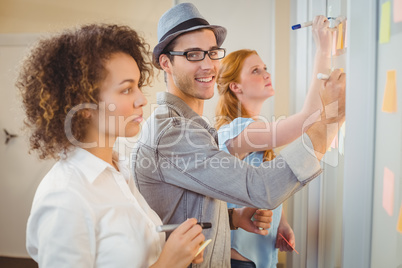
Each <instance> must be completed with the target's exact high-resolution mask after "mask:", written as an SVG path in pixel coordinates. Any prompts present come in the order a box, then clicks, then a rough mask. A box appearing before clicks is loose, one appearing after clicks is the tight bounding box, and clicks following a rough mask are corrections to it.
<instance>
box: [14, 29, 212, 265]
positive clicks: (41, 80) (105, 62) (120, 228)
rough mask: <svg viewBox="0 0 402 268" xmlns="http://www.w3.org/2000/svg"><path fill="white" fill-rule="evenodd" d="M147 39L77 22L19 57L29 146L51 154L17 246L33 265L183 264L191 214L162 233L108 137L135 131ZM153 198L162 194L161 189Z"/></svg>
mask: <svg viewBox="0 0 402 268" xmlns="http://www.w3.org/2000/svg"><path fill="white" fill-rule="evenodd" d="M148 49H149V48H148V45H147V44H146V43H145V42H144V40H143V39H142V38H141V37H140V36H139V35H138V34H137V33H136V32H135V31H134V30H132V29H130V28H129V27H126V26H117V25H87V26H83V27H81V28H78V29H74V30H66V31H64V32H62V33H60V34H58V35H56V36H53V37H50V38H47V39H43V40H41V41H40V42H39V43H38V44H37V46H36V47H35V48H34V49H33V50H32V51H31V52H30V54H29V56H28V57H27V58H26V59H25V61H24V62H23V65H22V66H23V67H22V69H21V72H20V75H19V78H18V80H17V84H16V85H17V87H18V88H19V89H20V90H21V93H22V98H23V106H24V109H25V112H26V120H25V121H26V124H27V126H28V127H29V128H30V129H31V131H32V134H31V136H30V145H31V150H34V151H37V152H39V155H40V158H42V159H47V158H53V159H56V160H58V161H57V162H56V164H55V165H54V166H53V167H52V169H51V170H50V171H49V172H48V174H47V175H46V176H45V177H44V178H43V180H42V182H41V183H40V185H39V187H38V189H37V191H36V194H35V198H34V201H33V205H32V209H31V214H30V216H29V220H28V226H27V250H28V253H29V254H30V255H31V256H32V258H33V259H34V260H35V261H37V262H38V263H39V266H40V267H150V266H151V267H187V266H188V265H189V264H190V263H191V262H194V263H199V262H202V260H203V256H202V254H200V255H198V256H197V257H195V256H196V253H197V250H198V249H199V245H200V243H201V242H202V241H203V240H204V236H203V234H202V233H201V230H202V229H201V227H200V226H199V225H197V224H196V220H195V219H188V220H187V221H185V222H184V223H182V224H181V225H180V226H179V227H178V228H177V229H176V230H175V231H174V232H173V233H172V234H171V235H170V237H169V239H168V240H167V241H166V242H165V234H164V233H158V232H156V228H155V227H156V226H157V225H160V224H162V222H161V220H160V218H159V217H158V216H157V214H156V213H155V212H154V211H153V210H152V209H151V208H150V207H149V206H148V204H147V203H146V202H145V200H144V198H143V197H142V196H141V194H140V193H139V192H138V190H137V189H136V187H135V184H134V181H133V178H132V176H131V175H130V170H129V163H128V160H127V159H124V158H123V157H119V156H118V154H117V153H116V152H115V151H113V146H114V143H115V141H116V139H117V137H130V136H134V135H135V134H137V133H138V131H139V129H140V126H139V124H140V122H141V121H142V114H143V113H142V107H143V106H144V105H145V104H146V103H147V101H146V99H145V97H144V95H143V94H142V91H141V88H142V87H143V86H145V85H147V84H148V83H149V82H150V81H151V78H152V75H153V72H152V65H151V64H150V61H149V50H148ZM161 198H163V197H161Z"/></svg>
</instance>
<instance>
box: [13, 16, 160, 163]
mask: <svg viewBox="0 0 402 268" xmlns="http://www.w3.org/2000/svg"><path fill="white" fill-rule="evenodd" d="M118 52H123V53H126V54H128V55H130V56H132V57H133V59H134V60H135V61H136V63H137V65H138V68H139V70H140V81H139V87H140V88H141V87H143V86H146V85H149V84H150V82H151V80H152V77H153V69H152V63H151V60H150V55H151V54H150V51H149V45H148V44H147V43H146V42H145V40H144V39H143V38H142V37H140V36H139V35H138V33H137V32H136V31H134V30H133V29H131V28H129V27H128V26H118V25H104V24H93V25H86V26H82V27H80V28H78V29H74V30H66V31H64V32H62V33H60V34H58V35H56V36H53V37H50V38H46V39H43V40H41V41H39V42H38V44H37V45H36V46H35V47H34V48H33V49H32V51H31V52H30V54H29V55H28V56H27V58H26V59H25V60H24V61H23V62H22V67H21V71H20V74H19V76H18V78H17V81H16V86H17V87H18V88H19V89H20V91H21V93H22V99H23V108H24V110H25V113H26V119H25V124H26V125H27V126H28V127H29V128H30V129H31V130H32V134H31V136H30V151H32V150H36V151H38V152H39V157H40V158H41V159H46V158H54V159H59V154H60V153H66V152H67V150H68V149H69V147H71V142H70V141H69V138H68V137H67V135H66V131H65V121H66V117H67V114H68V113H69V111H71V109H73V108H74V107H75V106H77V105H80V104H81V105H82V104H84V103H92V104H98V101H99V88H100V84H101V83H102V82H103V80H104V79H105V78H106V75H107V71H106V69H105V63H106V61H107V60H108V59H109V58H110V57H111V55H112V54H114V53H118ZM87 125H88V119H86V118H85V117H84V114H83V110H79V111H77V112H75V113H74V116H73V117H72V119H71V127H70V130H68V131H70V132H71V135H72V136H73V138H74V139H75V140H77V141H82V139H83V138H84V136H85V134H86V128H87Z"/></svg>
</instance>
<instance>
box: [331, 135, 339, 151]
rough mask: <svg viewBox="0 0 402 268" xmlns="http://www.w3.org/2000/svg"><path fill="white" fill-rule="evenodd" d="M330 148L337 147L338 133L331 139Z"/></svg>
mask: <svg viewBox="0 0 402 268" xmlns="http://www.w3.org/2000/svg"><path fill="white" fill-rule="evenodd" d="M331 148H334V149H336V148H338V134H336V136H335V139H334V140H333V141H332V143H331Z"/></svg>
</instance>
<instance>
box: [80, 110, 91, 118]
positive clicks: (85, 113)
mask: <svg viewBox="0 0 402 268" xmlns="http://www.w3.org/2000/svg"><path fill="white" fill-rule="evenodd" d="M82 116H83V117H84V118H85V119H91V117H92V113H91V112H90V111H89V110H88V109H85V110H83V111H82Z"/></svg>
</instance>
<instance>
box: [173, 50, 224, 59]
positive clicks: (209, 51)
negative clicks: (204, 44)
mask: <svg viewBox="0 0 402 268" xmlns="http://www.w3.org/2000/svg"><path fill="white" fill-rule="evenodd" d="M216 50H218V51H223V56H222V57H219V58H217V59H213V58H211V55H210V54H209V53H211V52H212V51H216ZM190 52H204V56H203V57H202V59H197V60H193V59H189V58H188V56H187V54H188V53H190ZM168 53H169V54H170V55H172V56H186V59H187V60H188V61H202V60H204V59H205V55H206V54H208V57H209V58H210V59H211V60H221V59H223V58H224V57H225V56H226V49H225V48H223V47H220V48H214V49H211V50H190V51H169V52H168Z"/></svg>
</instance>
